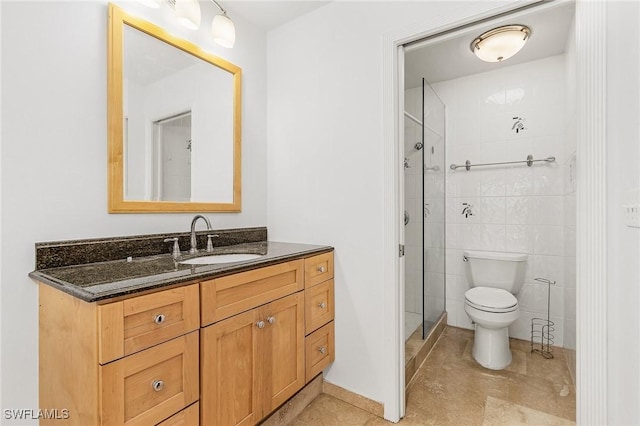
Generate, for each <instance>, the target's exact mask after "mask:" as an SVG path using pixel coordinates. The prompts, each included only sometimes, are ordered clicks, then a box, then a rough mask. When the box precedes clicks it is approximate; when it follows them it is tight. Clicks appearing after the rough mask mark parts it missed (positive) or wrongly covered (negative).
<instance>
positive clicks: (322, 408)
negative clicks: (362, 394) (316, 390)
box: [290, 394, 378, 426]
mask: <svg viewBox="0 0 640 426" xmlns="http://www.w3.org/2000/svg"><path fill="white" fill-rule="evenodd" d="M376 418H378V417H376V416H374V415H373V414H369V413H367V412H366V411H364V410H361V409H360V408H358V407H354V406H353V405H350V404H347V403H346V402H343V401H341V400H339V399H337V398H334V397H332V396H330V395H327V394H321V395H320V396H318V397H317V398H316V399H315V400H314V401H313V402H312V403H311V404H309V406H307V408H305V409H304V411H303V412H302V413H300V415H299V416H298V417H296V418H295V419H294V420H293V421H292V422H291V423H290V425H291V426H338V425H344V426H361V425H365V424H367V422H368V421H370V420H373V419H376Z"/></svg>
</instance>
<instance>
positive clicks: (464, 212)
mask: <svg viewBox="0 0 640 426" xmlns="http://www.w3.org/2000/svg"><path fill="white" fill-rule="evenodd" d="M462 205H463V206H464V208H463V209H462V215H464V217H469V216H473V211H471V209H472V208H473V205H472V204H471V203H462Z"/></svg>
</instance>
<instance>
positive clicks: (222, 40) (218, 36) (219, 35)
mask: <svg viewBox="0 0 640 426" xmlns="http://www.w3.org/2000/svg"><path fill="white" fill-rule="evenodd" d="M211 1H212V2H213V4H215V5H216V6H217V7H218V9H220V12H222V15H216V16H214V18H213V22H212V23H211V34H212V35H213V41H215V42H216V43H218V44H219V45H220V46H222V47H227V48H232V47H233V45H234V44H235V42H236V26H235V25H234V24H233V21H232V20H231V19H229V17H228V16H227V11H226V10H224V9H223V8H222V6H220V4H218V2H217V1H216V0H211Z"/></svg>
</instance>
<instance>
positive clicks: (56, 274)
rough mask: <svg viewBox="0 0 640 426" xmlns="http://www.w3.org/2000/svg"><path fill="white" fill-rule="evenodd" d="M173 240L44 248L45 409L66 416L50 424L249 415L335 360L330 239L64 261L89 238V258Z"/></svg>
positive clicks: (213, 420)
mask: <svg viewBox="0 0 640 426" xmlns="http://www.w3.org/2000/svg"><path fill="white" fill-rule="evenodd" d="M217 233H219V234H220V235H221V240H226V241H227V242H229V241H231V240H233V238H234V237H233V234H232V232H230V233H229V234H226V233H225V232H224V231H222V232H220V231H217ZM172 236H174V235H172ZM264 236H265V237H266V230H264ZM164 237H166V235H155V236H141V237H130V238H125V239H108V240H90V241H89V240H87V241H88V242H85V241H81V242H77V241H76V242H65V243H60V244H59V245H58V246H57V250H56V245H55V243H46V244H44V243H43V244H40V246H39V245H36V253H37V255H36V259H37V260H36V263H37V266H38V268H37V269H36V270H35V271H34V272H32V273H31V274H30V275H31V277H32V278H33V279H34V280H36V281H37V282H38V284H39V297H40V311H39V313H40V319H39V321H40V338H39V339H40V408H41V409H50V410H51V409H58V410H62V409H66V410H68V414H69V415H68V418H67V419H64V420H50V421H51V423H54V422H55V423H61V422H64V424H73V425H89V424H91V425H112V424H131V425H134V424H144V425H151V424H153V425H160V424H161V425H165V426H166V425H178V424H182V425H193V424H202V425H253V424H257V423H258V422H260V421H261V420H262V419H264V418H266V417H267V416H268V415H269V414H270V413H272V412H273V411H274V410H275V409H277V408H278V407H279V406H281V405H282V404H283V403H284V402H286V401H287V400H288V399H289V398H291V397H292V396H293V395H294V394H295V393H296V392H298V391H299V390H300V389H302V388H303V387H304V386H305V384H306V383H308V382H309V381H310V380H312V379H313V378H314V377H316V376H317V375H318V374H320V373H321V372H322V370H323V369H324V368H325V367H326V366H327V365H329V364H330V363H331V362H332V361H333V360H334V357H335V351H334V322H333V319H334V281H333V248H332V247H328V246H312V245H306V244H290V243H276V242H267V241H252V242H242V243H240V244H230V245H226V246H219V247H217V248H216V249H215V250H214V252H213V253H209V252H205V253H198V254H196V255H191V256H188V255H187V256H184V257H185V258H193V257H198V256H203V255H214V256H215V255H216V254H229V253H254V254H262V255H261V256H260V257H257V258H256V259H253V260H248V261H244V262H234V263H219V264H203V265H201V264H196V265H189V264H183V263H181V261H182V260H188V259H180V258H178V259H174V258H173V256H172V255H171V254H170V253H167V254H153V255H148V256H140V257H132V258H129V259H128V260H127V258H126V257H125V258H124V259H117V260H116V259H108V260H102V261H94V262H91V263H89V262H86V263H80V264H65V263H69V262H77V261H78V257H80V258H82V257H83V256H84V255H83V254H82V252H83V247H84V249H86V251H87V252H91V253H92V254H91V255H89V257H87V258H85V259H84V260H88V259H91V260H96V256H98V257H100V256H103V257H104V256H107V257H108V256H118V255H119V253H121V252H122V250H126V248H127V247H128V248H129V250H133V251H138V252H144V251H145V250H147V251H151V252H153V249H151V248H149V247H150V246H156V247H163V248H164V249H165V251H168V250H166V249H167V248H168V247H169V246H167V245H166V244H164V246H163V245H162V244H160V243H159V241H160V240H162V239H163V238H164ZM174 237H177V238H179V239H180V240H182V239H185V241H186V236H185V235H182V234H175V236H174ZM204 237H205V236H204V235H199V236H198V238H204ZM136 238H138V240H136ZM125 240H127V241H125ZM128 240H130V241H128ZM134 240H135V241H134ZM156 240H158V241H156ZM123 241H124V242H123ZM140 241H143V242H142V243H140V244H141V245H138V243H139V242H140ZM232 242H236V241H232ZM141 247H145V248H141ZM98 253H99V254H98ZM106 253H109V254H106ZM91 256H93V257H91ZM65 259H66V260H65ZM69 259H71V260H69ZM56 262H57V263H56ZM51 265H58V266H55V267H51ZM60 265H62V266H60ZM43 266H44V268H43ZM48 422H49V420H41V424H47V423H48Z"/></svg>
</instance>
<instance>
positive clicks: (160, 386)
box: [151, 380, 164, 392]
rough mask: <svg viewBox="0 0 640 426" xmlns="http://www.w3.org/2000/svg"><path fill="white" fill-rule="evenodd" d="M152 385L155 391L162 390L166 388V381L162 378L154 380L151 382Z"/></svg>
mask: <svg viewBox="0 0 640 426" xmlns="http://www.w3.org/2000/svg"><path fill="white" fill-rule="evenodd" d="M151 387H152V388H153V390H154V391H156V392H160V391H161V390H162V389H163V388H164V382H163V381H162V380H154V381H153V383H151Z"/></svg>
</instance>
